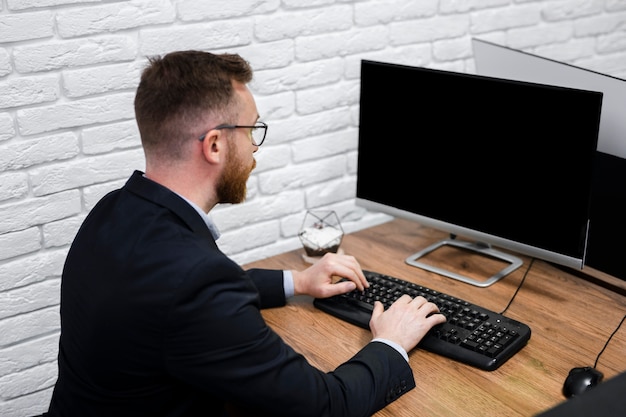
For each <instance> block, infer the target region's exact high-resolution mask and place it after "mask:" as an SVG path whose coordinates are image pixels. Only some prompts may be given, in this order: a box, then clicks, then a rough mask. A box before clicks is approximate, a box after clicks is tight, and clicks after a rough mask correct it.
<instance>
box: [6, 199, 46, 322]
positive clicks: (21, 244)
mask: <svg viewBox="0 0 626 417" xmlns="http://www.w3.org/2000/svg"><path fill="white" fill-rule="evenodd" d="M3 211H4V210H3V209H2V208H0V213H2V212H3ZM39 249H41V234H40V233H39V229H38V228H36V227H31V228H30V229H26V230H20V231H17V232H12V233H3V234H0V261H2V260H4V259H10V258H13V257H15V256H19V255H25V254H27V253H31V252H35V251H37V250H39ZM3 279H4V278H3ZM0 334H2V332H1V331H0Z"/></svg>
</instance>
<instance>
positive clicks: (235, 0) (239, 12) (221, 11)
mask: <svg viewBox="0 0 626 417" xmlns="http://www.w3.org/2000/svg"><path fill="white" fill-rule="evenodd" d="M280 3H281V2H280V0H256V1H253V2H252V1H250V0H211V2H210V3H209V2H207V1H206V0H184V1H180V2H179V3H178V5H177V11H178V15H179V17H180V19H181V20H183V21H198V20H211V21H215V20H219V19H229V18H232V17H240V16H250V15H255V14H264V13H268V12H273V11H276V9H278V7H279V6H280Z"/></svg>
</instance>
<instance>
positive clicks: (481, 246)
mask: <svg viewBox="0 0 626 417" xmlns="http://www.w3.org/2000/svg"><path fill="white" fill-rule="evenodd" d="M444 245H450V246H454V247H458V248H462V249H466V250H470V251H473V252H477V253H480V254H481V255H484V256H489V257H492V258H495V259H498V260H501V261H504V262H506V263H508V266H506V267H505V268H503V269H502V270H500V271H498V272H497V273H495V274H493V275H492V276H491V277H489V278H487V279H486V280H477V279H474V278H471V277H468V276H465V275H461V274H457V273H456V272H452V271H448V270H446V269H443V268H439V267H437V266H434V265H431V264H427V263H424V262H419V261H417V259H419V258H422V257H424V256H425V255H427V254H429V253H431V252H433V251H435V250H436V249H438V248H440V247H441V246H444ZM405 262H406V263H407V264H409V265H413V266H416V267H418V268H422V269H425V270H427V271H431V272H434V273H436V274H439V275H443V276H446V277H449V278H454V279H456V280H459V281H462V282H465V283H467V284H471V285H474V286H477V287H488V286H490V285H492V284H494V283H495V282H497V281H499V280H500V279H501V278H503V277H505V276H506V275H507V274H509V273H511V272H513V271H514V270H516V269H517V268H519V267H520V266H522V264H523V262H522V260H521V259H520V258H518V257H516V256H513V255H509V254H507V253H504V252H500V251H498V250H495V249H492V248H491V246H489V245H487V244H485V243H480V242H464V241H458V240H455V239H444V240H441V241H439V242H436V243H434V244H432V245H430V246H429V247H427V248H426V249H423V250H421V251H419V252H417V253H414V254H413V255H411V256H409V257H408V258H406V259H405Z"/></svg>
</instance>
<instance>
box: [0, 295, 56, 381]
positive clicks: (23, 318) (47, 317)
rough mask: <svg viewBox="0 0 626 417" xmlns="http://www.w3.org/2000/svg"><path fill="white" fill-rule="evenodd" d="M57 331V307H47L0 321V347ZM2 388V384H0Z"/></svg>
mask: <svg viewBox="0 0 626 417" xmlns="http://www.w3.org/2000/svg"><path fill="white" fill-rule="evenodd" d="M58 329H59V306H53V307H47V308H44V309H41V310H37V311H33V312H31V313H28V314H21V315H19V316H15V317H9V318H6V319H2V320H0V334H1V335H2V342H0V343H1V345H0V347H4V346H10V345H12V344H14V343H17V342H19V341H21V340H26V339H30V338H33V337H37V336H40V335H45V334H48V333H52V332H55V331H57V330H58ZM0 386H2V384H0Z"/></svg>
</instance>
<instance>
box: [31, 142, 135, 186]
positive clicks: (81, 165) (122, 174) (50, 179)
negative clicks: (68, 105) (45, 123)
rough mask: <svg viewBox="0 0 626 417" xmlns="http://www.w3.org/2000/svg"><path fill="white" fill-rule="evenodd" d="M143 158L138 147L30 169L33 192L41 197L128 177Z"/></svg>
mask: <svg viewBox="0 0 626 417" xmlns="http://www.w3.org/2000/svg"><path fill="white" fill-rule="evenodd" d="M142 160H143V151H142V150H138V149H137V150H130V151H123V152H116V153H112V154H106V155H102V156H100V157H90V158H82V159H77V160H73V161H69V162H67V163H65V164H62V165H60V164H57V165H50V166H44V167H41V168H38V169H34V170H33V171H32V172H31V181H32V186H33V193H34V194H35V195H37V196H41V195H46V194H50V193H56V192H59V191H63V190H69V189H75V188H79V187H84V186H86V185H92V184H96V183H100V182H103V181H111V180H116V179H121V178H127V177H129V176H130V174H131V173H132V171H133V167H135V166H138V162H139V161H142Z"/></svg>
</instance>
